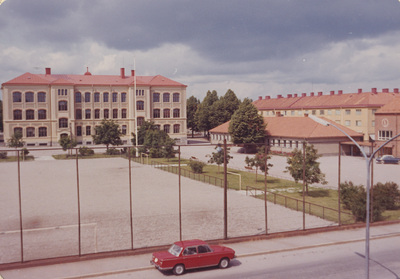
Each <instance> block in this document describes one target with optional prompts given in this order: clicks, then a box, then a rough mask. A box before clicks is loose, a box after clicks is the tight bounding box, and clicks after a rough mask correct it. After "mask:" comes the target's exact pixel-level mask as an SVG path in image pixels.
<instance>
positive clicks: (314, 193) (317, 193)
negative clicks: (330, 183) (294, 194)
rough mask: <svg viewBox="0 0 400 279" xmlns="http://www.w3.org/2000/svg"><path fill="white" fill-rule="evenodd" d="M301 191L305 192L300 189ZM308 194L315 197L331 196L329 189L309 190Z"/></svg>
mask: <svg viewBox="0 0 400 279" xmlns="http://www.w3.org/2000/svg"><path fill="white" fill-rule="evenodd" d="M299 193H301V194H303V192H302V191H300V192H299ZM306 195H307V194H306ZM308 196H309V197H313V198H324V197H329V191H328V190H325V189H318V190H311V191H308Z"/></svg>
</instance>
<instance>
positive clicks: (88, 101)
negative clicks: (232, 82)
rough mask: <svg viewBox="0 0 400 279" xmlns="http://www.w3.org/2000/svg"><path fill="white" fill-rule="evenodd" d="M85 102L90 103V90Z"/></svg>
mask: <svg viewBox="0 0 400 279" xmlns="http://www.w3.org/2000/svg"><path fill="white" fill-rule="evenodd" d="M85 103H90V92H86V93H85Z"/></svg>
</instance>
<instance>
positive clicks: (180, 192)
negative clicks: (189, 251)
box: [178, 145, 182, 241]
mask: <svg viewBox="0 0 400 279" xmlns="http://www.w3.org/2000/svg"><path fill="white" fill-rule="evenodd" d="M178 154H179V155H178V158H179V163H178V165H179V240H180V241H182V187H181V146H180V145H179V146H178Z"/></svg>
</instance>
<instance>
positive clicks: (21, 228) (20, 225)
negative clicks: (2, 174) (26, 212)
mask: <svg viewBox="0 0 400 279" xmlns="http://www.w3.org/2000/svg"><path fill="white" fill-rule="evenodd" d="M22 152H24V151H22ZM17 156H18V199H19V230H20V239H21V262H24V233H23V225H22V197H21V196H22V195H21V166H20V165H21V160H20V156H19V150H17Z"/></svg>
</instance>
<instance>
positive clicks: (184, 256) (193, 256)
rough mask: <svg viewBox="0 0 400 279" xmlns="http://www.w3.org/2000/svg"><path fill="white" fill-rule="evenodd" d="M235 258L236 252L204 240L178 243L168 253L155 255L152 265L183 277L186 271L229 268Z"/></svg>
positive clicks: (162, 252) (161, 252)
mask: <svg viewBox="0 0 400 279" xmlns="http://www.w3.org/2000/svg"><path fill="white" fill-rule="evenodd" d="M234 257H235V251H234V250H233V249H231V248H228V247H225V246H219V245H208V244H207V243H206V242H204V241H202V240H199V239H194V240H185V241H177V242H175V243H174V244H172V246H171V247H170V248H169V250H168V251H160V252H155V253H153V257H152V259H151V261H150V263H151V264H153V265H155V266H156V268H157V269H159V270H172V272H173V273H174V274H175V275H181V274H183V273H184V272H185V270H186V269H193V268H199V267H207V266H219V267H220V268H227V267H228V266H229V262H230V260H232V259H233V258H234Z"/></svg>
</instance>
